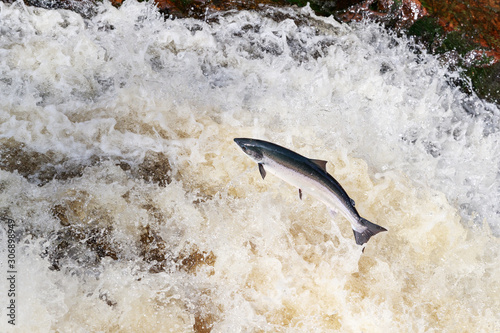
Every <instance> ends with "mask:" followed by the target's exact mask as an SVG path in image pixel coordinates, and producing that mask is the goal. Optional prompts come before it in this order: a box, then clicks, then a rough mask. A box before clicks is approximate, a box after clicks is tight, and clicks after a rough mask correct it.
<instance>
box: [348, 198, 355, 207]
mask: <svg viewBox="0 0 500 333" xmlns="http://www.w3.org/2000/svg"><path fill="white" fill-rule="evenodd" d="M349 199H351V198H349ZM351 205H352V206H353V207H354V206H356V203H355V202H354V200H352V199H351Z"/></svg>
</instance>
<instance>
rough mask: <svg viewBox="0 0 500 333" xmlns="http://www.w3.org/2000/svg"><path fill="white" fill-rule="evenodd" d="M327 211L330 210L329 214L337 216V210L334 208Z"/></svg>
mask: <svg viewBox="0 0 500 333" xmlns="http://www.w3.org/2000/svg"><path fill="white" fill-rule="evenodd" d="M328 212H330V215H331V216H332V217H333V218H335V216H337V211H336V210H335V209H329V210H328Z"/></svg>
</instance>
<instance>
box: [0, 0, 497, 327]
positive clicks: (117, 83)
mask: <svg viewBox="0 0 500 333" xmlns="http://www.w3.org/2000/svg"><path fill="white" fill-rule="evenodd" d="M0 73H1V74H0V154H1V155H0V214H1V216H0V218H1V221H2V226H3V228H0V230H1V231H0V242H1V244H0V248H1V251H2V252H1V256H2V258H1V263H2V265H1V267H0V269H1V271H2V272H1V273H0V274H1V276H2V278H1V279H0V281H1V282H0V302H1V306H0V308H1V311H0V313H1V317H0V331H1V332H11V331H12V332H192V331H195V332H210V331H212V332H336V331H339V332H494V331H495V330H499V328H500V315H499V311H498V309H499V307H500V269H499V263H498V256H499V255H500V241H499V239H498V235H499V234H500V174H499V172H498V168H499V165H500V145H499V143H500V132H499V129H500V125H499V110H498V109H497V108H496V107H495V106H494V105H489V104H487V103H485V102H483V101H481V100H479V99H477V98H475V97H468V96H466V95H465V94H463V93H462V92H461V91H460V90H459V89H458V88H456V87H453V86H452V85H450V84H449V83H448V82H450V81H452V80H451V79H452V78H453V76H454V75H456V74H454V73H450V72H448V71H447V70H446V69H445V68H444V67H443V65H442V64H441V63H440V62H439V60H437V59H435V58H434V57H432V56H430V55H427V54H425V52H421V51H419V50H418V48H417V47H415V46H414V45H412V43H411V41H408V40H406V39H404V38H401V37H396V36H393V35H391V34H388V33H387V32H386V31H384V30H383V29H382V28H381V27H379V26H377V25H375V24H371V23H365V24H358V25H351V26H349V25H345V24H340V23H338V22H336V21H335V20H334V19H333V18H320V17H316V16H315V15H314V14H312V13H311V12H310V10H309V9H307V8H306V9H301V10H298V9H273V8H262V9H261V10H259V11H242V12H227V13H222V14H213V15H211V16H209V17H207V20H205V21H200V20H195V19H177V20H166V21H165V20H164V19H163V18H162V17H160V15H159V14H158V13H157V11H156V10H155V9H154V8H153V7H152V6H151V5H149V4H147V3H136V2H134V1H132V0H127V1H126V2H125V4H124V5H123V6H122V7H121V8H120V9H116V8H114V7H112V6H111V5H110V4H109V3H104V4H102V5H100V7H98V9H97V11H96V13H95V15H94V16H92V17H91V18H87V19H84V18H82V17H81V16H79V15H78V14H76V13H74V12H69V11H64V10H44V9H38V8H31V7H25V6H24V5H22V3H15V4H12V5H8V4H4V3H1V2H0ZM235 137H254V138H260V139H265V140H269V141H272V142H275V143H278V144H280V145H283V146H286V147H288V148H291V149H293V150H295V151H297V152H299V153H300V154H303V155H305V156H308V157H311V158H318V159H324V160H328V161H329V163H328V171H329V172H330V173H331V174H332V175H333V176H334V177H335V178H336V179H337V180H338V181H339V182H340V183H341V184H342V185H343V186H344V188H345V189H346V191H347V192H348V193H349V194H350V196H351V197H352V198H353V199H354V200H355V201H356V207H357V209H358V211H359V212H360V214H361V215H362V216H363V217H365V218H367V219H369V220H371V221H373V222H375V223H377V224H380V225H382V226H383V227H385V228H387V229H388V232H384V233H381V234H378V235H376V236H374V237H373V238H372V239H371V240H370V241H369V242H368V243H367V244H366V248H365V251H364V253H363V252H362V248H361V247H359V246H357V245H356V244H355V242H354V237H353V234H352V230H351V229H350V226H349V223H348V222H347V220H345V219H344V218H343V217H342V216H340V215H337V216H336V217H335V218H334V219H333V218H332V217H331V216H330V215H329V214H328V210H327V208H326V207H325V206H324V205H323V204H321V203H320V202H318V201H317V200H315V199H314V198H312V197H310V196H308V195H307V194H304V197H303V200H300V199H299V196H298V191H297V189H295V188H292V187H291V186H289V185H287V184H285V183H283V182H282V181H280V180H278V179H277V178H276V177H273V176H272V175H270V176H268V177H266V179H265V180H262V179H261V177H260V175H259V172H258V169H257V166H256V165H255V163H253V162H252V161H251V160H250V159H249V158H248V157H247V156H245V154H244V153H243V152H242V151H241V150H240V149H239V147H238V146H237V145H236V144H235V143H234V142H233V138H235ZM8 219H11V222H10V224H9V223H8V221H9V220H8ZM10 235H14V236H15V237H14V238H12V237H13V236H11V238H9V236H10ZM8 239H15V243H12V244H14V245H15V255H14V257H15V258H14V259H13V260H14V265H15V267H14V268H15V270H16V273H15V283H14V289H15V296H7V294H8V290H9V288H11V287H12V286H11V285H9V284H10V283H11V282H12V281H10V280H7V278H8V277H9V275H8V271H9V270H10V268H9V266H8V265H7V258H8V253H9V252H8V246H7V244H8ZM12 300H14V302H15V306H16V309H15V316H14V317H15V326H13V325H12V324H11V323H9V322H8V321H9V320H10V319H11V317H9V316H8V315H9V311H10V310H8V309H7V306H9V304H10V303H9V302H11V301H12Z"/></svg>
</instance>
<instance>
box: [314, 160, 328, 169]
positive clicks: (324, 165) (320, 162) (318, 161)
mask: <svg viewBox="0 0 500 333" xmlns="http://www.w3.org/2000/svg"><path fill="white" fill-rule="evenodd" d="M311 162H313V163H314V164H316V165H317V166H319V167H320V168H321V170H323V171H325V172H326V163H328V162H327V161H323V160H314V159H311Z"/></svg>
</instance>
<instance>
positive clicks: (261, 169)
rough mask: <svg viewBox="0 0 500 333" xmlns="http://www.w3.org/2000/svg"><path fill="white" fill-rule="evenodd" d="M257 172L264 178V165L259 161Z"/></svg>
mask: <svg viewBox="0 0 500 333" xmlns="http://www.w3.org/2000/svg"><path fill="white" fill-rule="evenodd" d="M259 172H260V175H261V176H262V179H264V178H266V169H264V166H263V165H262V164H261V163H259Z"/></svg>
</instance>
